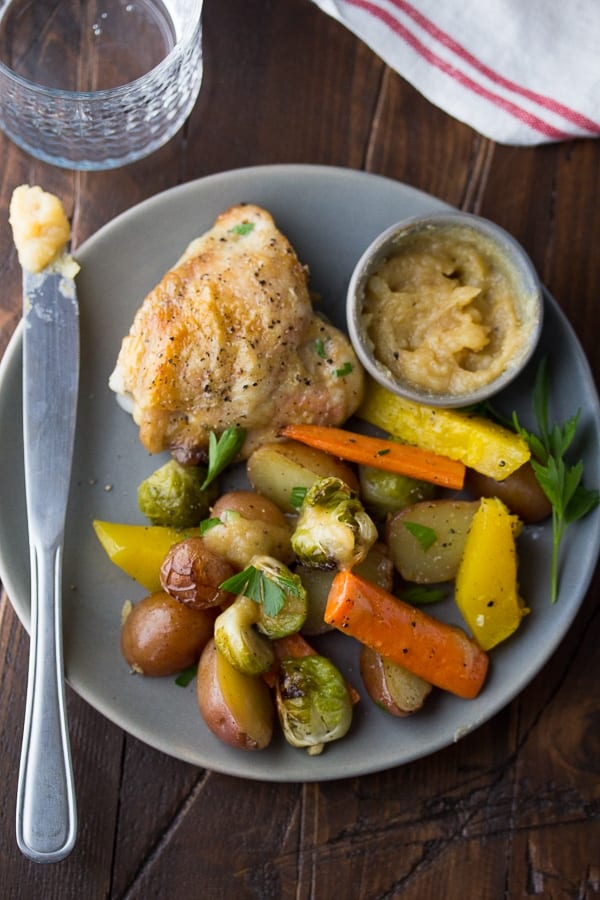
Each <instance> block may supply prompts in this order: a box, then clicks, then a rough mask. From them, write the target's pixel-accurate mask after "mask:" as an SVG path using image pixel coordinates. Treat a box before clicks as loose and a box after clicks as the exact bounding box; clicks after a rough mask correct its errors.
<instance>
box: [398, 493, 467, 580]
mask: <svg viewBox="0 0 600 900" xmlns="http://www.w3.org/2000/svg"><path fill="white" fill-rule="evenodd" d="M478 506H479V501H477V500H475V501H470V500H426V501H423V502H421V503H414V504H413V505H412V506H407V507H406V508H405V509H402V510H400V511H399V512H397V513H395V514H394V515H393V516H390V518H389V519H388V522H387V526H386V539H387V544H388V548H389V552H390V556H391V558H392V560H393V563H394V565H395V567H396V569H397V570H398V572H399V573H400V574H401V575H402V577H403V578H404V579H405V580H406V581H414V582H416V583H417V584H436V583H437V582H443V581H452V580H453V579H454V578H455V577H456V573H457V571H458V565H459V563H460V560H461V557H462V553H463V549H464V546H465V540H466V537H467V532H468V531H469V527H470V525H471V520H472V518H473V516H474V515H475V511H476V510H477V508H478ZM428 537H431V539H432V542H431V544H430V546H427V543H428V541H427V538H428Z"/></svg>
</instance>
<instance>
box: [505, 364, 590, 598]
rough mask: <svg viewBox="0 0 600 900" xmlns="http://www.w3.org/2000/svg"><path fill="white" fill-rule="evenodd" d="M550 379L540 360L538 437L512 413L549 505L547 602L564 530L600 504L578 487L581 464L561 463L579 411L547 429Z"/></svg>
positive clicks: (554, 592)
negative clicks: (550, 546) (529, 452)
mask: <svg viewBox="0 0 600 900" xmlns="http://www.w3.org/2000/svg"><path fill="white" fill-rule="evenodd" d="M549 396H550V375H549V370H548V362H547V360H546V359H544V360H542V362H541V364H540V367H539V369H538V372H537V375H536V379H535V384H534V388H533V409H534V413H535V417H536V420H537V427H538V431H539V434H535V433H533V432H531V431H528V430H527V429H525V428H524V427H523V426H522V425H521V424H520V423H519V420H518V418H517V414H516V412H514V413H513V425H514V427H515V429H516V430H517V432H518V433H519V434H520V435H521V436H522V437H523V438H525V440H526V441H527V443H528V444H529V447H530V449H531V453H532V460H531V465H532V468H533V470H534V472H535V475H536V478H537V480H538V482H539V485H540V487H541V488H542V490H543V492H544V493H545V495H546V497H547V498H548V500H549V501H550V503H551V504H552V563H551V576H550V598H551V600H552V603H556V600H557V598H558V567H559V556H560V546H561V542H562V539H563V537H564V535H565V532H566V530H567V528H568V526H569V525H570V524H571V523H572V522H575V521H577V519H581V518H582V517H583V516H585V515H587V513H588V512H590V511H591V510H592V509H593V508H594V507H595V506H597V505H598V503H599V502H600V494H599V492H598V491H597V490H589V489H588V488H586V487H584V485H583V484H582V478H583V461H582V460H579V462H577V463H575V464H574V465H573V464H570V463H568V462H567V461H566V460H565V455H566V453H567V450H568V449H569V447H570V446H571V444H572V443H573V439H574V437H575V433H576V431H577V426H578V424H579V416H580V412H581V411H580V410H578V411H577V412H576V413H575V414H574V415H573V416H571V418H569V419H567V420H566V421H565V422H563V423H562V424H558V423H556V424H553V425H552V426H551V425H550V413H549V405H550V404H549Z"/></svg>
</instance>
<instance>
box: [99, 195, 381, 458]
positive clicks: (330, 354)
mask: <svg viewBox="0 0 600 900" xmlns="http://www.w3.org/2000/svg"><path fill="white" fill-rule="evenodd" d="M363 382H364V373H363V371H362V369H361V366H360V363H359V362H358V360H357V358H356V356H355V354H354V351H353V349H352V346H351V344H350V343H349V341H348V339H347V338H346V337H345V335H343V334H342V333H341V332H340V331H338V330H337V329H336V328H334V327H333V326H332V325H331V324H329V323H328V322H327V321H325V320H324V319H322V318H321V317H320V316H319V315H318V314H316V313H315V311H314V310H313V304H312V300H311V296H310V293H309V289H308V272H307V269H306V267H305V266H303V265H302V264H301V263H300V261H299V260H298V257H297V255H296V253H295V251H294V249H293V247H292V246H291V244H290V243H289V241H288V240H287V239H286V238H285V237H284V235H282V234H281V232H280V231H279V230H278V229H277V228H276V226H275V223H274V221H273V218H272V216H271V215H270V214H269V213H268V212H266V211H265V210H263V209H261V208H259V207H257V206H251V205H242V206H234V207H232V208H231V209H229V210H227V211H226V212H224V213H222V214H221V215H220V216H219V217H218V218H217V220H216V222H215V224H214V226H213V227H212V228H211V229H210V231H208V232H207V233H206V234H204V235H203V236H202V237H199V238H197V239H196V240H195V241H193V242H192V243H191V244H190V246H189V247H188V249H187V250H186V251H185V253H184V255H183V256H182V257H181V259H180V260H179V261H178V262H177V263H176V265H175V266H174V267H173V269H171V270H170V271H168V272H167V273H166V274H165V276H164V278H163V279H162V281H161V282H160V283H159V284H158V285H157V286H156V287H155V288H154V290H152V291H151V292H150V294H148V296H147V297H146V298H145V300H144V301H143V303H142V305H141V307H140V308H139V310H138V311H137V313H136V315H135V318H134V321H133V324H132V326H131V329H130V331H129V334H128V335H127V336H126V337H125V338H124V339H123V342H122V346H121V350H120V353H119V355H118V360H117V364H116V367H115V370H114V372H113V373H112V375H111V377H110V382H109V384H110V387H111V388H112V389H113V390H114V391H115V392H116V393H117V394H119V395H120V396H121V398H124V399H125V400H126V402H128V404H129V408H130V409H131V412H132V414H133V417H134V420H135V422H136V424H137V425H138V426H139V433H140V440H141V442H142V444H143V445H144V446H145V447H146V449H147V450H148V451H149V452H151V453H157V452H160V451H162V450H170V451H171V453H172V454H173V456H175V457H176V458H177V459H179V460H180V461H181V462H184V463H194V462H200V461H202V460H204V459H205V458H206V451H207V447H208V438H209V434H210V432H211V431H214V432H215V433H216V434H220V433H221V432H222V431H223V430H224V429H225V428H227V427H229V426H232V425H237V426H240V427H242V428H245V429H246V430H247V438H246V442H245V445H244V450H243V455H244V456H247V455H248V454H249V453H250V452H251V451H252V450H253V449H254V448H255V447H256V446H258V445H259V444H260V443H262V442H264V441H267V440H272V439H273V438H274V437H275V436H276V435H277V431H278V429H279V428H280V426H282V425H284V424H286V423H289V422H313V423H319V424H330V425H339V424H341V423H342V422H344V421H345V420H346V419H347V418H348V417H349V416H350V415H352V413H353V412H354V411H355V410H356V409H357V407H358V406H359V404H360V402H361V400H362V395H363Z"/></svg>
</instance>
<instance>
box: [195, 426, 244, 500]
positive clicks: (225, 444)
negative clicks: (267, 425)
mask: <svg viewBox="0 0 600 900" xmlns="http://www.w3.org/2000/svg"><path fill="white" fill-rule="evenodd" d="M245 440H246V430H245V429H244V428H237V426H235V425H232V426H231V427H230V428H226V429H225V431H224V432H223V433H222V435H221V436H220V437H219V438H217V436H216V434H215V433H214V431H211V433H210V435H209V437H208V471H207V473H206V478H205V479H204V483H203V484H202V487H201V490H205V488H207V487H208V486H209V484H212V482H213V481H214V480H215V478H217V477H218V476H219V475H220V474H221V472H222V471H223V469H226V468H227V466H228V465H229V463H231V462H233V460H234V459H235V458H236V456H237V455H238V453H239V452H240V450H241V449H242V447H243V445H244V441H245Z"/></svg>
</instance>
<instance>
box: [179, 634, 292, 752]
mask: <svg viewBox="0 0 600 900" xmlns="http://www.w3.org/2000/svg"><path fill="white" fill-rule="evenodd" d="M197 692H198V706H199V708H200V713H201V715H202V718H203V719H204V721H205V722H206V724H207V726H208V727H209V728H210V730H211V731H212V733H213V734H215V735H216V736H217V737H218V738H220V740H222V741H223V742H224V743H226V744H229V745H230V746H231V747H236V748H238V749H240V750H263V749H264V748H265V747H268V745H269V743H270V742H271V738H272V736H273V723H274V720H275V706H274V703H273V700H272V698H271V692H270V690H269V688H268V687H267V685H266V684H265V682H264V681H263V680H262V678H260V677H256V676H254V675H245V674H244V673H242V672H238V671H237V670H236V669H234V668H233V666H232V665H230V663H229V662H228V661H227V660H226V659H225V657H224V656H223V655H222V654H221V653H219V651H218V650H217V648H216V646H215V642H214V640H212V639H211V640H210V641H209V642H208V643H207V644H206V646H205V648H204V650H203V652H202V656H201V658H200V663H199V666H198V680H197Z"/></svg>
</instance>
